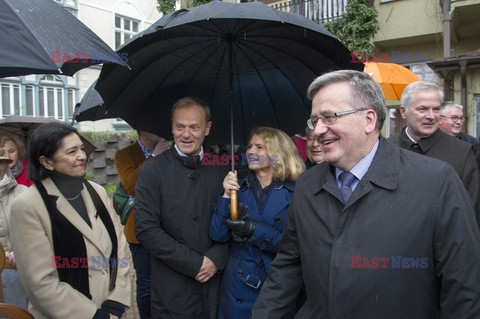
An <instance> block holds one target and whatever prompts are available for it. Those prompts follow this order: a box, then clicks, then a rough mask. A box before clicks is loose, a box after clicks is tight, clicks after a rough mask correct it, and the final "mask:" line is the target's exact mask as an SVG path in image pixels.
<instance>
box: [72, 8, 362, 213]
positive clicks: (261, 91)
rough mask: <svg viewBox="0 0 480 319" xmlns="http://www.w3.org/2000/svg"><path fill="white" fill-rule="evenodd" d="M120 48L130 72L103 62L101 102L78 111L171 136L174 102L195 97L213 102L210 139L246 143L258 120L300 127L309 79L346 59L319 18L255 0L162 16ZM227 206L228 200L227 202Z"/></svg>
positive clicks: (293, 129)
mask: <svg viewBox="0 0 480 319" xmlns="http://www.w3.org/2000/svg"><path fill="white" fill-rule="evenodd" d="M117 52H118V53H124V55H128V59H129V61H128V63H129V65H130V67H131V70H126V69H124V68H119V67H116V66H113V65H104V66H103V68H102V72H101V74H100V77H99V79H98V81H97V84H96V86H95V89H96V90H97V91H98V92H99V93H100V95H101V96H102V97H103V100H104V102H105V103H104V105H103V106H102V107H100V108H90V109H88V105H81V106H80V108H79V112H78V113H77V116H76V119H77V120H78V121H82V120H96V119H101V118H112V117H120V118H122V119H124V120H125V121H126V122H127V123H129V124H130V125H131V126H132V127H134V128H135V129H140V130H145V131H149V132H152V133H155V134H157V135H160V136H170V134H171V125H170V118H171V117H170V108H171V105H173V103H174V102H175V101H176V100H178V99H179V98H182V97H185V96H195V97H198V98H200V99H202V100H204V101H206V102H207V103H208V104H209V105H210V107H211V109H212V121H213V129H212V130H211V132H210V135H209V136H208V140H207V141H208V142H210V143H211V144H228V143H231V144H232V147H231V149H232V151H233V143H234V141H235V142H236V143H237V144H245V143H246V142H247V139H248V136H249V133H250V131H251V129H252V128H253V127H255V126H259V125H263V126H270V127H275V128H279V129H281V130H283V131H285V132H286V133H287V134H294V133H297V132H299V131H301V130H303V128H304V127H305V121H306V120H307V118H308V117H309V115H310V101H309V100H308V99H307V98H306V90H307V88H308V85H309V84H310V83H311V82H312V80H313V79H315V77H317V76H319V75H320V74H322V73H324V72H326V71H331V70H337V69H345V68H349V69H357V70H361V69H363V64H352V63H351V55H350V51H348V50H347V48H345V47H344V46H343V45H342V43H340V41H339V40H338V39H337V38H335V36H333V35H332V34H331V33H329V32H328V31H327V30H325V29H324V28H323V27H322V26H320V25H319V24H317V23H315V22H313V21H311V20H309V19H307V18H305V17H302V16H299V15H297V14H294V13H287V12H282V11H278V10H276V9H273V8H270V7H268V6H266V5H265V4H263V3H261V2H250V3H229V2H221V1H212V2H210V3H208V4H205V5H202V6H198V7H194V8H191V9H188V10H185V9H183V10H178V11H174V12H172V13H170V14H167V15H166V16H164V17H163V18H161V19H160V20H158V21H157V22H156V23H154V24H153V25H152V26H151V27H150V28H148V29H147V30H145V31H143V32H142V33H140V34H138V35H136V36H135V37H134V38H133V39H132V40H131V41H130V42H129V43H128V44H126V45H125V46H124V47H122V48H120V49H119V50H118V51H117ZM232 206H233V205H232Z"/></svg>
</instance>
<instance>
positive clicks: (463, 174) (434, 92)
mask: <svg viewBox="0 0 480 319" xmlns="http://www.w3.org/2000/svg"><path fill="white" fill-rule="evenodd" d="M400 103H401V105H400V114H401V115H402V118H404V119H405V121H406V122H407V125H406V127H404V128H403V129H402V131H401V132H400V133H399V134H397V135H395V136H392V137H390V138H389V139H388V140H389V141H390V142H392V143H394V144H396V145H398V146H400V147H402V148H405V149H407V150H410V151H412V152H415V153H418V154H422V155H426V156H430V157H434V158H438V159H440V160H442V161H445V162H447V163H448V164H450V165H451V166H452V167H453V169H454V170H455V172H457V174H458V176H459V177H460V179H461V180H462V183H463V186H465V188H466V189H467V191H468V193H469V194H470V198H471V199H472V202H473V205H474V207H475V212H476V218H477V223H479V224H480V175H479V167H478V165H477V161H476V157H475V154H474V151H473V148H472V145H471V144H469V143H467V142H464V141H461V140H460V139H458V138H454V137H452V136H450V135H448V134H445V133H444V132H442V130H440V129H439V128H438V126H439V123H440V118H441V117H440V108H441V105H442V103H443V91H442V90H441V89H440V87H439V86H438V85H436V84H434V83H429V82H424V81H419V82H413V83H410V84H409V85H408V86H407V87H406V88H405V90H404V91H403V93H402V98H401V101H400Z"/></svg>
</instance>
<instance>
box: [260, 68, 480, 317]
mask: <svg viewBox="0 0 480 319" xmlns="http://www.w3.org/2000/svg"><path fill="white" fill-rule="evenodd" d="M308 96H309V98H311V99H312V112H311V118H310V120H309V121H308V123H307V124H308V126H309V127H311V128H312V129H313V130H314V133H313V134H314V135H315V136H316V137H317V138H318V140H319V142H320V143H321V145H322V147H323V152H324V162H323V163H320V164H318V165H316V166H314V167H312V168H310V169H309V170H307V171H306V172H305V173H304V174H303V175H302V176H301V177H300V178H299V179H298V181H297V183H296V186H295V193H294V197H293V200H292V203H291V205H290V209H289V212H288V216H287V223H286V225H285V231H284V233H283V236H282V240H281V242H280V246H279V250H278V253H277V256H276V258H275V259H274V261H273V262H272V264H271V266H270V269H269V272H268V277H267V280H266V282H265V284H264V285H263V288H262V290H261V292H260V295H259V297H258V299H257V302H256V304H255V307H254V309H253V318H254V319H269V318H272V319H276V318H284V316H285V315H286V314H287V312H288V310H289V309H290V307H291V306H292V305H293V303H294V302H295V300H296V297H297V296H298V294H299V292H300V291H301V289H302V286H303V285H305V290H306V293H307V301H306V303H305V304H304V306H303V307H302V308H301V310H300V313H301V317H300V316H299V315H297V317H300V318H355V319H370V318H422V319H430V318H431V319H434V318H480V285H479V284H478V283H479V282H480V235H479V230H478V227H477V226H476V223H475V216H474V211H473V207H472V205H471V203H470V199H469V196H468V193H467V192H466V190H465V188H464V187H463V185H462V183H461V181H460V179H459V178H458V176H457V174H456V173H455V171H454V170H453V169H452V167H451V166H450V165H448V164H447V163H444V162H442V161H439V160H437V159H433V158H429V157H426V156H420V155H418V154H415V153H413V152H409V151H407V150H404V149H402V148H399V147H398V146H396V145H394V144H392V143H390V142H388V141H386V140H385V139H384V138H382V137H380V130H381V128H382V126H383V122H384V120H385V117H386V112H387V110H386V107H385V100H384V99H383V93H382V90H381V89H380V86H379V85H378V84H376V83H375V82H374V81H373V80H372V79H371V78H370V76H368V75H367V74H365V73H363V72H357V71H351V70H342V71H335V72H331V73H326V74H324V75H322V76H320V77H318V78H317V79H315V80H314V81H313V83H312V84H311V85H310V87H309V88H308ZM352 176H353V177H352Z"/></svg>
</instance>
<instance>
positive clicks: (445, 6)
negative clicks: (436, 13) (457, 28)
mask: <svg viewBox="0 0 480 319" xmlns="http://www.w3.org/2000/svg"><path fill="white" fill-rule="evenodd" d="M441 1H442V3H441V4H442V12H443V57H444V58H448V57H449V56H450V22H451V19H450V0H441Z"/></svg>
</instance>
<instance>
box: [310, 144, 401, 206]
mask: <svg viewBox="0 0 480 319" xmlns="http://www.w3.org/2000/svg"><path fill="white" fill-rule="evenodd" d="M399 152H400V149H399V148H398V146H396V145H394V144H392V143H390V142H388V141H386V140H385V139H384V138H383V137H381V138H380V144H379V145H378V150H377V153H376V154H375V157H374V158H373V161H372V164H371V165H370V168H369V169H368V171H367V173H366V174H365V176H363V178H362V180H361V181H360V182H359V183H358V185H357V187H356V188H355V191H354V192H353V194H352V198H351V200H350V201H349V202H348V205H347V206H350V205H351V204H352V203H354V202H355V201H357V200H358V199H359V198H361V197H362V196H363V195H365V194H367V193H368V192H370V191H371V190H372V189H373V186H372V184H375V185H376V186H378V187H382V188H385V189H388V190H393V189H396V188H397V184H398V178H399V175H398V174H399V172H398V170H399V167H400V157H399ZM310 170H314V171H312V172H316V174H317V176H319V178H318V179H316V180H318V183H315V185H313V191H314V194H317V193H318V192H320V191H321V190H322V189H324V190H326V191H327V192H329V193H330V194H332V195H333V196H335V197H336V198H337V199H338V200H340V201H342V196H341V194H340V189H339V188H338V185H337V181H336V180H335V168H334V167H333V166H332V165H330V164H328V163H321V164H318V165H317V166H316V167H313V168H311V169H310ZM310 170H309V171H310Z"/></svg>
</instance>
